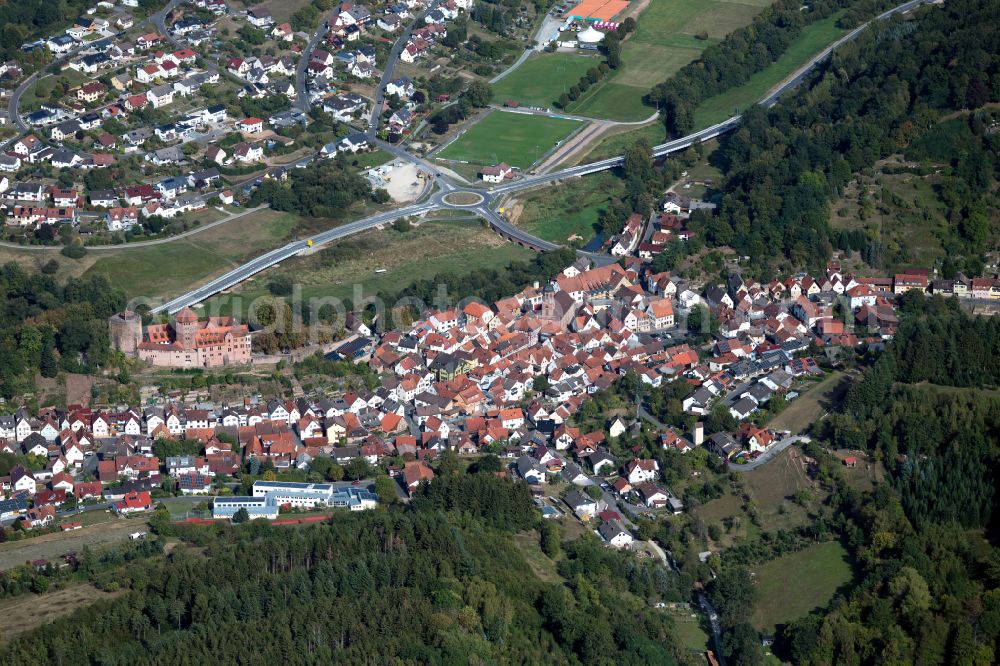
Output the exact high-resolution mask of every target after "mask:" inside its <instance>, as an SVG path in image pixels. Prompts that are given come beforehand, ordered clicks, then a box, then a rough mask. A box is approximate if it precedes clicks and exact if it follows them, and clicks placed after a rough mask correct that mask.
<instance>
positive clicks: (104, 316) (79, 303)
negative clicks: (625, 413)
mask: <svg viewBox="0 0 1000 666" xmlns="http://www.w3.org/2000/svg"><path fill="white" fill-rule="evenodd" d="M124 307H125V294H124V292H123V291H122V290H121V289H119V288H117V287H115V286H113V285H112V284H111V283H110V282H108V279H107V278H106V277H104V276H102V275H92V276H88V277H83V278H71V279H69V280H67V281H66V282H65V283H64V284H60V283H59V282H57V281H56V279H55V278H53V277H52V276H51V275H49V274H47V273H46V272H44V271H42V272H39V273H35V274H31V275H29V274H28V273H27V272H26V271H25V270H24V269H23V268H21V267H20V266H19V265H17V264H15V263H13V262H11V263H7V264H4V265H3V267H0V358H2V359H3V362H2V363H0V396H2V397H4V398H7V399H10V398H11V397H13V396H15V395H18V394H20V393H22V392H25V391H30V390H32V389H33V388H34V378H35V374H36V373H40V374H41V375H42V376H43V377H55V376H56V375H57V374H58V373H59V370H60V368H61V369H63V370H67V371H69V372H93V371H96V370H97V369H98V368H101V367H104V366H106V365H107V364H108V363H109V361H110V360H111V347H110V341H109V339H108V325H107V320H108V317H110V316H111V315H113V314H114V313H115V312H118V311H120V310H121V309H123V308H124Z"/></svg>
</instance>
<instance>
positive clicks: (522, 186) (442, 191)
mask: <svg viewBox="0 0 1000 666" xmlns="http://www.w3.org/2000/svg"><path fill="white" fill-rule="evenodd" d="M178 1H179V0H171V2H170V3H169V4H168V5H167V6H166V7H165V8H164V9H163V10H161V12H160V13H158V14H157V15H154V16H156V17H158V20H159V23H158V25H161V24H162V22H163V18H164V17H165V16H166V14H167V13H168V12H169V11H170V9H172V7H173V6H175V5H176V3H177V2H178ZM929 1H931V0H909V1H908V2H906V3H904V4H901V5H899V6H897V7H894V8H893V9H890V10H888V11H886V12H884V13H882V14H881V15H879V16H878V17H876V18H874V19H872V20H871V21H868V22H867V23H865V24H863V25H861V26H859V27H858V28H855V29H854V30H852V31H851V32H850V33H848V34H847V35H845V36H844V37H842V38H841V39H839V40H837V41H836V42H834V43H833V44H831V45H830V46H829V47H827V48H826V49H824V50H823V51H822V52H820V53H819V54H817V55H816V56H814V57H813V58H811V59H810V60H809V62H807V63H806V64H805V65H803V66H802V67H801V68H799V69H798V70H797V71H796V72H795V73H794V74H793V75H792V76H791V77H789V78H788V79H786V80H785V81H783V82H782V83H781V84H779V85H778V86H777V87H776V88H775V89H774V90H773V91H772V92H771V93H769V94H768V95H767V96H766V97H765V98H763V99H762V100H761V101H760V102H759V104H762V105H764V106H768V107H769V106H773V105H774V104H775V103H776V102H777V100H778V99H779V98H780V97H781V95H782V94H784V93H785V92H787V91H788V90H791V89H793V88H794V87H796V86H797V85H799V83H801V82H802V80H803V79H804V78H805V77H806V76H807V75H808V73H809V72H810V71H812V70H813V69H814V68H815V67H816V66H817V65H818V64H819V63H821V62H823V61H824V60H826V58H828V57H829V55H830V53H832V52H833V50H834V49H836V48H837V47H838V46H840V45H842V44H844V43H846V42H849V41H851V40H853V39H856V38H857V36H858V35H860V34H861V32H863V31H864V29H865V28H866V27H867V26H868V25H870V24H871V23H872V22H873V21H880V20H884V19H885V18H887V17H889V16H892V15H893V14H897V13H900V12H906V11H909V10H910V9H912V8H914V7H916V6H918V5H921V4H924V3H925V2H929ZM436 5H437V1H435V2H433V3H432V4H430V5H429V6H428V7H427V8H426V9H425V10H424V11H423V12H421V13H420V14H419V15H417V16H416V17H415V18H414V20H413V21H412V22H411V23H410V24H409V25H408V26H407V28H406V30H405V31H404V32H403V34H402V35H401V36H400V37H399V39H397V40H396V43H395V44H394V45H393V48H392V51H391V52H390V55H389V59H388V61H387V62H386V66H385V70H384V72H383V75H382V80H381V82H380V84H379V88H378V93H377V95H376V100H375V101H376V103H375V105H374V107H373V108H372V115H371V119H370V123H369V127H368V135H369V137H374V135H375V134H376V133H377V131H378V126H379V123H380V120H381V107H382V104H383V102H384V99H385V87H386V85H387V84H388V83H389V81H391V79H392V72H393V69H394V67H395V65H396V62H397V61H398V59H399V54H400V53H401V52H402V49H403V47H404V46H405V44H406V42H407V40H408V39H409V35H410V34H411V33H412V30H413V28H414V26H415V25H416V24H417V22H418V21H419V20H420V19H421V18H423V17H424V16H425V15H426V14H427V13H428V12H430V11H431V10H432V9H433V8H434V7H435V6H436ZM151 18H153V17H151ZM156 20H157V19H155V18H154V21H156ZM324 27H325V22H324V25H323V26H321V28H320V29H319V30H318V31H317V33H316V35H314V37H313V39H314V40H316V39H318V37H319V36H321V33H322V32H323V30H324ZM306 57H308V56H306ZM739 123H740V116H738V115H737V116H733V117H731V118H729V119H727V120H725V121H723V122H721V123H718V124H716V125H713V126H711V127H707V128H705V129H702V130H699V131H697V132H693V133H692V134H689V135H687V136H685V137H681V138H679V139H674V140H673V141H667V142H666V143H662V144H660V145H658V146H655V147H654V148H653V155H654V156H656V157H662V156H664V155H669V154H671V153H674V152H678V151H681V150H686V149H687V148H688V147H690V146H691V145H692V144H694V143H697V142H701V141H706V140H709V139H712V138H715V137H718V136H720V135H722V134H725V133H726V132H729V131H731V130H733V129H734V128H736V127H737V126H738V125H739ZM377 145H379V147H381V148H383V149H384V150H387V151H388V152H390V153H392V154H394V155H396V156H398V157H401V158H403V159H406V160H409V161H411V162H414V163H416V164H419V165H420V166H421V167H423V168H425V169H427V170H428V172H429V173H430V174H432V177H433V178H434V179H435V182H436V183H437V185H438V187H439V191H438V192H437V193H436V194H434V195H432V196H431V197H430V198H429V199H428V200H426V201H425V202H423V203H417V204H411V205H409V206H405V207H402V208H398V209H395V210H391V211H386V212H383V213H378V214H376V215H372V216H370V217H366V218H364V219H361V220H356V221H354V222H350V223H348V224H345V225H342V226H339V227H335V228H334V229H330V230H328V231H325V232H322V233H320V234H316V235H315V236H313V237H312V238H311V239H310V240H312V248H310V246H309V245H308V243H307V241H306V240H296V241H293V242H291V243H288V244H287V245H285V246H283V247H280V248H277V249H275V250H272V251H270V252H268V253H266V254H264V255H262V256H260V257H257V258H256V259H253V260H251V261H249V262H247V263H245V264H243V265H242V266H239V267H237V268H235V269H233V270H232V271H229V272H228V273H226V274H224V275H222V276H220V277H217V278H215V279H213V280H211V281H210V282H208V283H207V284H205V285H202V286H201V287H199V288H197V289H195V290H193V291H190V292H188V293H187V294H184V295H182V296H179V297H178V298H176V299H174V300H172V301H170V302H168V303H164V304H161V305H157V306H156V307H154V308H153V310H152V311H153V312H154V313H157V312H168V313H173V312H176V311H178V310H180V309H182V308H184V307H186V306H189V305H193V304H195V303H198V302H200V301H202V300H204V299H206V298H208V297H210V296H212V295H214V294H217V293H219V292H220V291H224V290H226V289H230V288H232V287H234V286H235V285H237V284H239V283H240V282H242V281H243V280H245V279H247V278H248V277H251V276H252V275H255V274H257V273H259V272H261V271H263V270H266V269H267V268H270V267H271V266H274V265H275V264H278V263H280V262H281V261H284V260H285V259H287V258H289V257H292V256H294V255H296V254H299V253H300V252H302V251H304V250H308V249H315V248H317V247H321V246H323V245H325V244H327V243H330V242H333V241H335V240H340V239H342V238H345V237H347V236H350V235H352V234H355V233H359V232H361V231H366V230H368V229H372V228H374V227H376V226H378V225H381V224H385V223H388V222H391V221H393V220H396V219H398V218H400V217H405V216H409V215H419V214H422V213H426V212H429V211H431V210H439V209H442V208H449V209H459V210H466V211H474V212H476V213H477V214H479V215H481V216H482V217H483V218H485V219H486V220H487V221H488V222H489V224H490V226H491V227H492V228H493V229H495V230H496V231H498V232H499V233H501V234H502V235H504V236H505V237H507V238H509V239H511V240H513V241H515V242H518V243H521V244H523V245H526V246H528V247H532V248H535V249H538V250H550V249H555V248H557V247H559V246H558V245H556V244H555V243H551V242H549V241H545V240H542V239H540V238H537V237H535V236H532V235H531V234H529V233H527V232H526V231H524V230H522V229H519V228H518V227H516V226H515V225H513V224H511V223H510V222H509V221H507V220H506V219H505V218H504V217H503V216H502V215H500V214H499V213H498V212H496V208H497V207H498V206H499V204H500V199H501V197H502V196H503V195H506V194H510V193H513V192H518V191H521V190H526V189H530V188H534V187H538V186H540V185H545V184H548V183H553V182H557V181H560V180H563V179H566V178H575V177H579V176H584V175H587V174H591V173H596V172H599V171H604V170H607V169H612V168H614V167H616V166H618V165H619V164H621V162H622V160H623V157H621V156H618V157H612V158H608V159H605V160H600V161H597V162H593V163H591V164H584V165H579V166H575V167H571V168H568V169H563V170H561V171H556V172H552V173H548V174H538V175H533V176H527V177H525V178H522V179H520V180H518V181H515V182H512V183H509V184H503V185H500V186H498V187H493V188H490V189H488V190H479V189H472V188H468V187H463V186H460V185H456V184H455V183H454V182H453V181H452V180H451V179H449V178H448V177H447V176H446V175H445V174H443V173H442V172H441V171H440V170H439V169H437V168H435V167H434V166H433V165H431V164H429V163H428V162H426V161H425V160H421V159H419V158H417V157H415V156H413V155H410V154H409V153H407V152H405V151H403V150H402V149H400V148H397V147H394V146H391V145H389V144H386V143H384V142H377ZM307 159H311V158H307ZM304 161H305V160H303V162H304ZM453 192H469V193H474V194H477V195H479V196H481V197H482V201H481V202H480V203H478V204H476V205H472V206H470V205H458V204H451V203H448V202H447V201H445V199H444V197H445V196H446V195H447V194H449V193H453ZM591 256H594V257H595V258H597V259H598V260H601V261H605V260H607V259H608V258H607V257H603V256H595V255H591ZM751 464H753V463H751Z"/></svg>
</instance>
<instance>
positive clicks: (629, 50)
mask: <svg viewBox="0 0 1000 666" xmlns="http://www.w3.org/2000/svg"><path fill="white" fill-rule="evenodd" d="M769 4H770V2H769V0H738V1H734V2H720V1H717V0H708V1H707V2H699V3H691V2H683V1H682V0H651V1H650V3H649V6H648V7H647V8H646V9H645V10H643V11H642V13H641V14H639V16H638V17H637V18H636V22H637V24H638V27H637V29H636V32H635V34H634V35H632V36H631V37H629V38H628V39H627V40H626V41H625V42H624V43H623V44H622V63H623V66H622V67H621V68H620V69H619V70H618V71H617V72H616V73H615V74H614V75H613V76H610V77H608V78H606V79H605V80H604V81H603V82H601V83H600V84H598V85H596V86H594V87H593V88H591V89H590V90H588V91H587V93H586V94H584V95H583V96H582V97H581V98H580V99H579V100H577V101H576V102H574V103H573V104H571V105H570V106H569V108H568V109H567V111H568V112H570V113H574V114H579V115H584V116H593V117H597V118H607V119H609V120H619V121H637V120H643V119H645V118H648V117H650V116H651V115H652V114H654V113H655V112H656V109H654V108H653V107H650V106H647V105H646V104H645V102H643V100H642V98H643V96H645V95H646V93H648V92H649V89H650V88H652V87H653V86H655V85H656V84H658V83H661V82H662V81H664V80H665V79H667V78H669V77H670V76H671V75H672V74H674V73H676V72H677V71H678V70H679V69H680V68H681V67H683V66H684V65H686V64H688V63H689V62H691V61H692V60H695V59H696V58H698V56H700V55H701V52H702V51H703V50H704V49H705V47H707V46H709V45H711V44H715V43H717V42H718V41H719V40H721V39H722V38H723V37H725V36H726V35H727V34H729V33H730V32H732V31H733V30H736V29H737V28H741V27H743V26H745V25H747V24H749V23H750V21H752V20H753V17H754V16H756V15H757V14H758V13H760V11H761V10H762V9H764V8H765V7H767V6H768V5H769ZM577 78H579V77H577ZM571 83H572V81H570V82H569V83H567V87H568V86H569V85H570V84H571ZM556 96H557V97H558V95H556Z"/></svg>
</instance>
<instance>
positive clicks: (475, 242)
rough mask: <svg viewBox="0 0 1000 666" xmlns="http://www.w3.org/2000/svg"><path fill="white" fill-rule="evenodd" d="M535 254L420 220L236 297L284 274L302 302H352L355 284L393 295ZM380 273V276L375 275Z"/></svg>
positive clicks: (343, 245)
mask: <svg viewBox="0 0 1000 666" xmlns="http://www.w3.org/2000/svg"><path fill="white" fill-rule="evenodd" d="M533 256H534V252H533V251H531V250H528V249H525V248H522V247H521V246H519V245H515V244H513V243H508V242H507V241H505V240H503V239H502V238H500V237H499V236H497V235H496V234H495V233H493V232H492V231H490V230H489V229H486V228H484V227H483V226H482V224H481V223H480V222H478V221H453V220H446V221H445V220H442V221H437V222H423V223H421V224H420V225H419V226H415V227H413V228H411V229H410V230H409V231H404V232H400V231H396V230H394V229H392V228H388V229H386V230H384V231H371V232H368V233H365V234H361V235H359V236H357V237H355V238H352V239H350V240H346V241H342V242H340V243H337V244H335V245H334V246H332V247H331V248H329V249H325V250H322V251H320V252H317V253H315V254H313V255H311V256H308V257H299V258H295V259H291V260H289V261H288V262H286V263H284V264H282V265H281V266H280V267H279V268H276V269H274V270H273V271H271V272H268V273H266V274H265V275H263V276H257V277H256V278H251V279H250V280H248V281H246V282H245V283H244V284H243V285H241V287H239V289H238V291H237V294H238V296H239V297H240V298H241V300H242V302H243V303H245V304H249V303H250V302H252V300H253V299H255V298H257V297H260V296H264V295H266V294H268V291H267V284H268V281H269V278H270V277H271V276H273V275H279V274H284V275H289V276H291V277H292V278H293V280H294V282H295V283H296V284H299V285H301V286H302V295H303V298H305V299H309V298H313V297H335V298H339V299H349V298H353V296H354V290H355V286H357V288H358V289H359V290H360V291H361V293H362V294H363V295H365V296H371V295H375V294H377V293H380V292H381V293H385V294H395V293H397V292H399V291H400V290H402V289H404V288H406V287H408V286H409V285H411V284H413V282H415V281H416V280H421V279H426V278H433V277H434V276H435V275H439V274H441V273H444V272H450V273H453V274H456V275H465V274H468V273H471V272H473V271H477V270H480V269H483V268H505V267H506V266H507V265H508V264H510V262H511V261H525V260H528V259H530V258H531V257H533ZM382 269H384V270H385V272H384V273H375V271H376V270H382ZM207 307H208V308H209V311H213V310H212V308H219V311H220V312H229V311H231V309H232V307H233V299H232V298H230V297H229V296H227V295H221V296H217V297H215V298H213V299H211V300H210V301H209V302H208V304H207Z"/></svg>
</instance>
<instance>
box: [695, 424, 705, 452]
mask: <svg viewBox="0 0 1000 666" xmlns="http://www.w3.org/2000/svg"><path fill="white" fill-rule="evenodd" d="M704 443H705V424H704V423H702V422H701V421H699V422H698V423H695V424H694V445H695V446H701V445H702V444H704Z"/></svg>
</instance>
